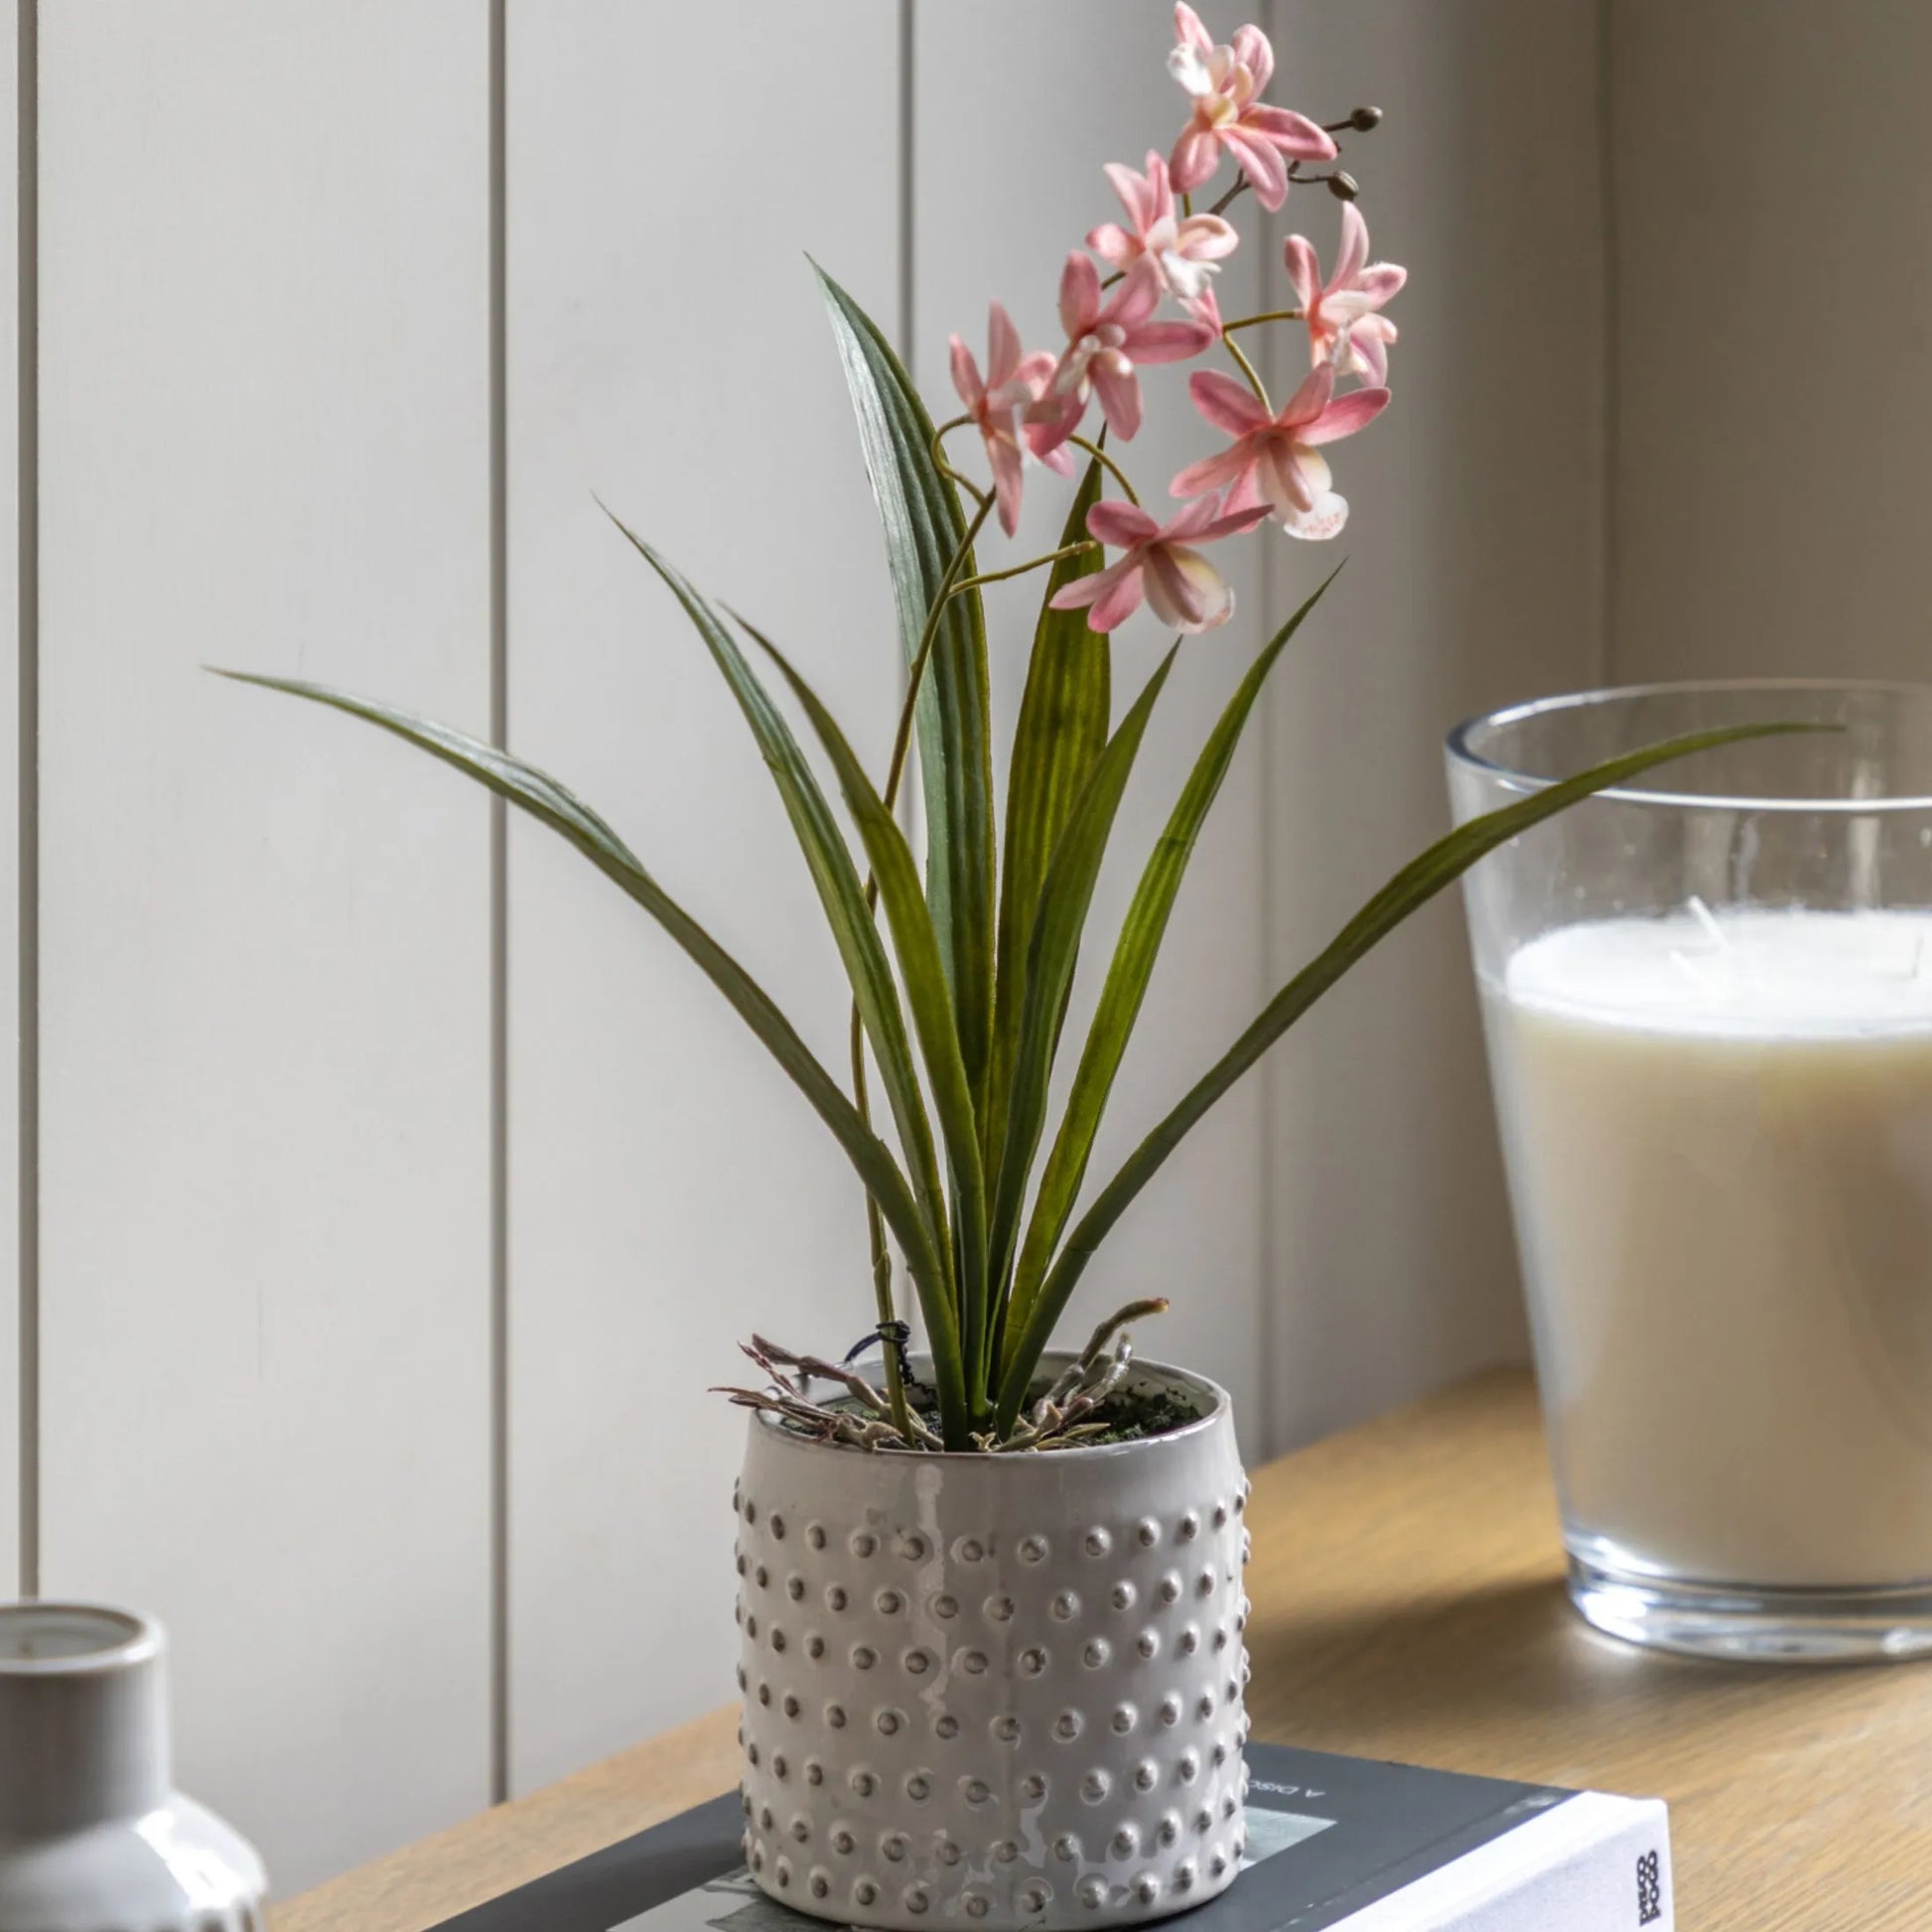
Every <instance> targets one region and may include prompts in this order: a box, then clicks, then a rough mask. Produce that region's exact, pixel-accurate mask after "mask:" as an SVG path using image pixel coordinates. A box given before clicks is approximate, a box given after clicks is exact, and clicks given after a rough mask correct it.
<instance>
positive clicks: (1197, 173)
mask: <svg viewBox="0 0 1932 1932" xmlns="http://www.w3.org/2000/svg"><path fill="white" fill-rule="evenodd" d="M1168 165H1169V168H1170V169H1171V170H1172V172H1173V185H1174V187H1175V189H1176V190H1177V191H1178V192H1180V193H1181V194H1183V195H1184V194H1191V193H1192V192H1193V191H1194V190H1195V189H1196V188H1199V187H1200V186H1201V185H1202V184H1203V183H1204V182H1209V181H1212V180H1213V178H1214V170H1215V169H1216V168H1218V167H1219V166H1220V165H1221V144H1220V142H1219V141H1218V140H1216V139H1215V137H1214V136H1213V135H1212V134H1210V133H1209V132H1208V130H1207V129H1206V128H1204V127H1195V126H1189V127H1188V128H1187V129H1186V130H1185V131H1184V132H1183V133H1182V134H1181V137H1180V139H1179V140H1178V141H1176V142H1175V143H1174V144H1173V155H1172V156H1171V157H1170V158H1169V163H1168Z"/></svg>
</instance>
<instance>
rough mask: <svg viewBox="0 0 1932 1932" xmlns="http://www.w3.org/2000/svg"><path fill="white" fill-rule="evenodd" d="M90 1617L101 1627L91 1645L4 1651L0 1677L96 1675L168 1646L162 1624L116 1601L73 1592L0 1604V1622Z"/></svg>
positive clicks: (129, 1665)
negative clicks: (31, 1652) (26, 1653)
mask: <svg viewBox="0 0 1932 1932" xmlns="http://www.w3.org/2000/svg"><path fill="white" fill-rule="evenodd" d="M49 1614H52V1615H56V1616H70V1617H76V1618H86V1619H88V1620H90V1621H93V1622H95V1623H97V1624H99V1625H100V1626H101V1641H100V1642H99V1644H98V1645H96V1646H95V1647H94V1648H93V1649H91V1650H70V1651H66V1652H60V1651H52V1652H49V1653H48V1654H47V1655H46V1656H41V1657H23V1656H17V1655H8V1654H4V1653H0V1677H97V1676H104V1675H107V1674H110V1673H112V1672H115V1671H123V1670H130V1669H133V1668H135V1667H137V1666H139V1665H142V1664H148V1663H152V1662H154V1660H155V1659H156V1658H158V1657H159V1656H160V1655H161V1654H162V1651H163V1649H164V1648H165V1646H166V1639H165V1638H164V1636H163V1634H162V1630H161V1626H160V1624H158V1623H157V1622H156V1621H155V1620H154V1618H153V1617H150V1616H143V1615H141V1614H140V1613H139V1612H138V1611H136V1610H127V1609H122V1608H121V1607H120V1606H119V1605H118V1604H113V1603H90V1602H85V1601H82V1600H79V1599H77V1598H69V1597H40V1596H36V1597H26V1598H23V1599H21V1600H20V1601H18V1602H12V1603H0V1626H4V1625H5V1624H6V1623H8V1622H11V1621H13V1620H15V1619H16V1618H20V1619H25V1618H26V1617H28V1616H44V1615H49Z"/></svg>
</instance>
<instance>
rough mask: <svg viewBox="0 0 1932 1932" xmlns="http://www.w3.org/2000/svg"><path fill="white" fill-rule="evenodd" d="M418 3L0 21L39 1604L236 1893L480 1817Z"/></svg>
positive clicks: (43, 15)
mask: <svg viewBox="0 0 1932 1932" xmlns="http://www.w3.org/2000/svg"><path fill="white" fill-rule="evenodd" d="M484 27H485V19H484V15H483V11H482V10H481V9H480V8H474V7H469V6H453V5H449V4H446V3H445V0H401V3H400V4H398V0H382V3H381V4H375V3H374V0H370V3H369V4H362V5H355V6H344V5H343V4H341V0H278V4H277V5H275V6H273V7H262V6H259V5H255V4H252V0H218V3H217V0H123V3H122V4H113V5H110V4H107V3H106V0H89V3H88V4H87V5H85V6H75V7H62V6H48V7H42V8H41V10H40V62H39V69H40V71H39V115H40V237H39V238H40V249H39V282H40V289H39V295H40V369H39V395H40V469H39V501H40V674H41V675H40V798H41V820H40V860H41V895H40V920H39V946H40V966H41V1000H40V1016H39V1048H40V1057H41V1097H42V1106H41V1149H40V1173H39V1194H40V1207H41V1251H40V1263H41V1267H40V1316H41V1359H40V1381H41V1390H42V1417H41V1432H40V1442H39V1459H40V1482H39V1516H40V1534H41V1566H40V1576H39V1580H38V1581H39V1583H40V1586H41V1587H42V1588H43V1589H44V1590H45V1591H47V1592H48V1593H51V1594H52V1593H58V1594H64V1595H72V1594H81V1595H99V1596H105V1597H109V1598H126V1599H129V1600H131V1601H134V1602H138V1603H142V1604H145V1605H147V1606H149V1607H151V1608H152V1609H154V1610H155V1611H157V1612H158V1613H159V1614H160V1615H161V1616H162V1617H163V1618H164V1619H165V1620H166V1621H167V1622H168V1624H169V1625H170V1627H171V1629H172V1631H173V1635H174V1644H175V1685H176V1693H177V1701H178V1704H179V1707H180V1720H179V1726H178V1730H179V1754H180V1763H181V1775H182V1777H183V1779H184V1781H185V1782H186V1783H187V1784H188V1785H189V1786H191V1787H192V1788H194V1789H196V1790H197V1791H199V1792H202V1793H204V1794H205V1795H206V1796H207V1799H208V1801H209V1802H211V1803H213V1804H215V1805H216V1806H218V1807H220V1808H221V1809H223V1810H226V1811H229V1812H231V1813H232V1814H233V1815H234V1816H235V1817H236V1818H237V1819H238V1820H239V1821H241V1822H242V1823H243V1824H244V1825H245V1827H246V1828H247V1829H248V1831H250V1832H251V1833H252V1834H254V1835H256V1836H257V1837H258V1838H259V1839H260V1841H261V1843H262V1845H263V1848H264V1850H265V1852H266V1854H267V1856H268V1858H269V1860H270V1862H271V1863H272V1864H273V1865H274V1866H275V1867H276V1868H277V1870H278V1871H279V1872H280V1873H281V1874H282V1875H283V1878H284V1881H285V1882H287V1881H293V1882H298V1883H299V1882H301V1881H303V1880H305V1879H312V1878H314V1877H317V1876H319V1875H320V1874H321V1873H322V1872H323V1871H325V1870H327V1869H328V1868H330V1867H331V1866H333V1865H336V1864H339V1863H343V1862H344V1861H345V1860H348V1859H352V1858H355V1857H356V1856H358V1855H361V1854H363V1853H367V1852H372V1851H374V1850H376V1849H378V1848H380V1847H382V1846H384V1845H388V1844H393V1843H395V1842H396V1841H398V1840H401V1839H407V1838H409V1837H411V1836H413V1835H416V1834H419V1833H422V1832H424V1831H427V1830H429V1829H431V1828H432V1827H434V1826H437V1825H439V1824H442V1823H445V1822H447V1821H448V1820H449V1819H451V1818H453V1817H455V1816H457V1815H459V1814H461V1813H463V1812H465V1811H467V1810H471V1809H474V1808H476V1807H477V1806H479V1805H481V1804H482V1803H483V1801H484V1800H485V1799H486V1797H487V1795H488V1783H487V1758H486V1744H487V1738H488V1708H487V1707H488V1698H487V1686H488V1656H487V1641H486V1633H487V1606H488V1601H489V1584H490V1576H489V1549H488V1503H487V1498H488V1469H489V1459H488V1456H489V1411H488V1381H487V1372H486V1370H487V1365H486V1353H485V1351H486V1340H487V1332H488V1330H487V1326H486V1322H485V1315H486V1297H487V1286H488V1246H487V1244H488V1228H489V1216H488V1207H489V1201H488V1191H487V1190H488V1172H489V1170H488V1163H487V1151H488V1122H489V1110H488V1083H489V1029H488V941H489V930H488V918H487V906H488V886H489V880H488V851H487V834H486V812H485V806H484V804H483V801H482V799H481V798H479V797H473V796H470V795H468V794H467V793H466V792H464V791H463V790H461V789H459V788H458V787H456V786H454V785H452V784H450V783H449V782H447V780H445V779H444V778H443V777H442V776H441V774H440V773H438V772H437V771H436V770H435V769H434V768H433V767H431V766H429V765H428V764H427V762H426V761H423V760H417V759H406V758H399V757H398V756H396V753H395V751H394V750H393V749H391V748H389V747H387V746H385V745H384V744H382V743H380V742H378V741H377V740H375V739H374V737H373V736H372V735H370V734H368V733H366V732H357V731H354V730H352V729H350V728H349V727H348V726H347V725H345V723H344V722H343V721H341V720H338V719H332V718H330V717H328V716H326V715H325V714H323V713H321V712H312V711H307V710H303V709H301V708H298V707H296V706H294V705H292V704H289V703H287V702H284V701H280V700H276V699H273V698H270V697H267V696H266V695H265V694H263V693H261V692H255V691H244V690H241V689H240V688H238V687H234V686H228V685H223V684H219V683H217V682H216V681H215V680H214V679H212V678H210V677H207V676H206V675H204V673H203V672H202V671H201V670H200V669H199V668H198V667H199V666H200V665H202V664H203V663H205V662H207V661H208V660H210V659H212V660H214V661H227V662H230V663H233V662H241V663H245V664H248V665H251V666H257V667H261V668H264V669H273V670H276V671H281V672H290V673H292V672H302V671H307V672H310V673H314V674H318V675H321V674H326V675H328V676H330V677H332V678H336V679H340V680H341V681H343V682H345V683H347V684H351V685H359V686H363V687H373V688H376V689H379V690H382V691H384V692H388V693H392V694H394V695H395V696H396V697H398V698H400V699H405V700H408V701H410V702H412V703H415V704H419V705H420V706H421V707H422V708H423V709H425V710H428V711H432V712H435V713H439V714H442V715H445V716H448V717H450V718H452V719H453V720H455V721H457V722H459V723H463V724H467V725H471V726H473V727H474V726H481V725H483V723H484V721H485V718H486V715H487V688H486V687H487V665H488V653H487V638H488V608H487V596H488V582H489V574H488V565H489V549H488V518H487V502H488V482H489V470H488V439H487V418H486V399H487V395H488V362H487V354H486V343H487V333H488V332H487V324H488V309H487V298H488V287H487V275H486V259H487V252H486V243H487V214H488V208H487V202H486V197H485V193H484V184H485V181H486V136H487V102H488V92H487V79H488V75H487V67H486V59H485V34H484Z"/></svg>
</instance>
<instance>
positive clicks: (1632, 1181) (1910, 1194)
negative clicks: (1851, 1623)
mask: <svg viewBox="0 0 1932 1932" xmlns="http://www.w3.org/2000/svg"><path fill="white" fill-rule="evenodd" d="M1484 993H1485V1006H1486V1011H1487V1016H1488V1022H1489V1027H1490V1031H1491V1037H1492V1048H1493V1059H1494V1064H1495V1069H1496V1082H1497V1095H1498V1105H1499V1111H1500V1117H1501V1120H1502V1125H1503V1132H1504V1135H1505V1138H1506V1140H1507V1142H1508V1144H1509V1153H1510V1161H1511V1178H1512V1186H1513V1188H1514V1190H1515V1195H1516V1213H1517V1224H1518V1231H1519V1235H1520V1239H1521V1245H1522V1250H1523V1262H1524V1269H1525V1274H1526V1276H1527V1278H1528V1282H1529V1287H1530V1296H1531V1308H1532V1316H1533V1319H1534V1321H1535V1323H1536V1327H1537V1341H1538V1352H1539V1362H1540V1367H1541V1371H1542V1378H1543V1389H1544V1399H1545V1402H1546V1405H1547V1406H1548V1408H1549V1412H1550V1421H1551V1425H1552V1438H1553V1444H1554V1447H1555V1449H1556V1455H1557V1466H1558V1479H1559V1482H1560V1483H1561V1485H1562V1487H1563V1490H1564V1493H1565V1500H1566V1513H1567V1516H1568V1519H1569V1521H1570V1524H1571V1526H1572V1530H1573V1533H1576V1532H1581V1533H1582V1534H1584V1535H1585V1536H1586V1537H1587V1538H1589V1539H1591V1540H1592V1542H1593V1543H1594V1541H1595V1540H1600V1541H1601V1544H1602V1545H1603V1546H1604V1547H1602V1548H1601V1549H1600V1550H1597V1551H1596V1552H1595V1553H1596V1554H1597V1555H1598V1556H1599V1557H1600V1558H1601V1559H1602V1560H1604V1561H1608V1562H1611V1563H1619V1562H1620V1563H1622V1564H1624V1565H1626V1566H1634V1567H1637V1568H1642V1569H1650V1570H1656V1571H1661V1572H1663V1573H1664V1574H1666V1575H1670V1576H1675V1577H1679V1578H1683V1579H1686V1580H1691V1581H1708V1582H1728V1583H1738V1584H1753V1583H1754V1584H1761V1585H1766V1586H1780V1585H1781V1586H1807V1585H1813V1586H1837V1587H1854V1586H1861V1585H1874V1584H1887V1583H1903V1582H1908V1581H1916V1580H1921V1579H1932V913H1918V912H1889V911H1888V912H1858V913H1833V912H1798V911H1740V912H1725V913H1719V914H1716V915H1713V914H1711V913H1709V912H1706V911H1705V910H1704V909H1703V908H1702V907H1697V908H1695V909H1694V910H1693V911H1691V912H1686V913H1681V914H1674V915H1672V916H1670V917H1666V918H1645V919H1639V918H1629V919H1613V920H1607V921H1603V922H1600V923H1588V924H1580V925H1574V926H1569V927H1565V928H1562V929H1559V930H1557V931H1554V932H1551V933H1549V934H1547V935H1545V936H1544V937H1543V938H1540V939H1537V940H1535V941H1533V942H1532V943H1530V944H1529V945H1527V946H1525V947H1523V948H1521V949H1520V950H1519V951H1518V952H1516V953H1515V954H1514V955H1513V956H1512V957H1511V959H1510V960H1509V961H1508V964H1507V968H1506V971H1505V974H1504V978H1503V983H1502V984H1501V985H1493V984H1492V985H1488V986H1486V987H1485V989H1484ZM1587 1553H1588V1552H1587Z"/></svg>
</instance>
